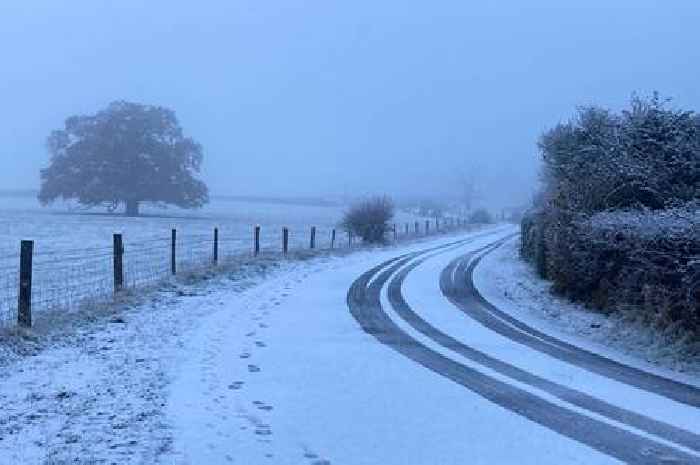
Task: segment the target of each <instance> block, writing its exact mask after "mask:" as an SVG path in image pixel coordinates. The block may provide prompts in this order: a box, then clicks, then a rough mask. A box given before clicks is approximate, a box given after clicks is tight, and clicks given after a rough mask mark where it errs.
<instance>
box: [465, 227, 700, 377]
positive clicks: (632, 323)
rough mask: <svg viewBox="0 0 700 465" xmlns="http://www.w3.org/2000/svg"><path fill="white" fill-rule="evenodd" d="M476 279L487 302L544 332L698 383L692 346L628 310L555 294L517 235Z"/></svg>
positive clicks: (699, 369)
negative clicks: (526, 257)
mask: <svg viewBox="0 0 700 465" xmlns="http://www.w3.org/2000/svg"><path fill="white" fill-rule="evenodd" d="M474 281H475V285H476V286H477V288H478V289H479V291H480V292H481V293H482V294H483V295H484V297H485V298H486V299H487V300H488V301H490V302H491V303H493V304H494V305H496V306H497V307H499V308H501V309H503V310H505V311H508V312H510V313H512V314H513V315H514V316H516V317H518V318H520V319H523V320H526V321H528V323H529V324H532V325H533V326H535V327H539V328H541V329H542V330H543V331H545V332H548V333H554V334H558V335H561V336H562V337H563V338H564V339H567V340H570V341H572V342H573V343H575V344H576V345H579V346H582V347H585V348H588V349H589V350H592V351H595V352H600V353H605V354H606V355H612V356H614V357H615V358H617V359H619V360H621V361H624V362H625V363H628V364H631V365H635V366H640V367H642V368H644V369H647V370H651V371H658V370H660V372H661V373H663V374H666V375H670V374H671V373H670V372H673V374H672V376H673V377H674V378H678V377H679V376H680V379H682V380H684V381H686V382H690V383H695V384H697V383H698V381H699V379H698V376H700V356H698V355H696V354H697V351H696V348H694V347H691V346H689V345H688V344H687V343H684V342H683V341H679V340H678V339H669V338H668V337H667V336H666V335H664V333H663V332H660V331H658V330H655V329H653V328H652V327H650V326H649V325H648V324H646V323H644V322H642V321H639V320H634V319H631V318H630V317H629V314H628V315H627V316H625V315H624V314H620V313H611V314H609V315H606V314H603V313H601V312H599V311H593V310H591V309H589V308H587V307H585V306H584V305H581V304H578V303H573V302H571V301H569V300H567V299H565V298H562V297H560V296H557V295H555V294H553V293H552V292H551V283H550V282H548V281H545V280H543V279H541V278H539V277H538V276H537V275H536V273H535V271H534V270H533V268H532V266H530V265H529V264H527V263H525V262H524V261H522V260H521V259H520V256H519V253H518V241H517V239H516V240H512V241H509V242H507V243H506V244H505V245H503V246H502V247H500V248H498V249H496V250H495V251H494V252H492V253H490V254H488V255H486V256H485V257H484V258H483V259H482V261H481V263H480V264H479V265H478V266H477V267H476V269H475V272H474ZM685 375H687V376H688V377H686V376H685Z"/></svg>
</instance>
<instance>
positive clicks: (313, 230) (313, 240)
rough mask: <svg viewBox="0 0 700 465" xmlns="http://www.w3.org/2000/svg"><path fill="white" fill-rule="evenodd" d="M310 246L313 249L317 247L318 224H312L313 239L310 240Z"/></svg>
mask: <svg viewBox="0 0 700 465" xmlns="http://www.w3.org/2000/svg"><path fill="white" fill-rule="evenodd" d="M309 248H310V249H311V250H313V249H315V248H316V226H311V240H310V241H309Z"/></svg>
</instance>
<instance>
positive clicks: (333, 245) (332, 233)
mask: <svg viewBox="0 0 700 465" xmlns="http://www.w3.org/2000/svg"><path fill="white" fill-rule="evenodd" d="M334 247H335V228H333V231H331V250H333V248H334Z"/></svg>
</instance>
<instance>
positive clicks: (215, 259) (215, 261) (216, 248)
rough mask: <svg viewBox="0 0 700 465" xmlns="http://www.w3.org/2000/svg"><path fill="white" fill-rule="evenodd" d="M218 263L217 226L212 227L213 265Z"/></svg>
mask: <svg viewBox="0 0 700 465" xmlns="http://www.w3.org/2000/svg"><path fill="white" fill-rule="evenodd" d="M218 263H219V228H214V265H217V264H218Z"/></svg>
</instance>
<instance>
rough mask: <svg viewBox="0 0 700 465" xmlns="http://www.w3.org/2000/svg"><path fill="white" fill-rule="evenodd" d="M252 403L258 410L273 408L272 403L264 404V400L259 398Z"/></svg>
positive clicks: (267, 410)
mask: <svg viewBox="0 0 700 465" xmlns="http://www.w3.org/2000/svg"><path fill="white" fill-rule="evenodd" d="M253 405H255V406H256V407H257V408H258V410H265V411H266V412H269V411H270V410H272V409H273V408H274V407H272V405H266V404H265V402H262V401H259V400H255V401H253Z"/></svg>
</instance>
